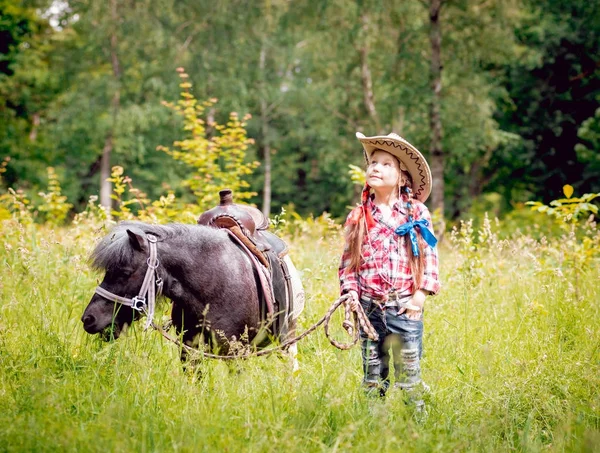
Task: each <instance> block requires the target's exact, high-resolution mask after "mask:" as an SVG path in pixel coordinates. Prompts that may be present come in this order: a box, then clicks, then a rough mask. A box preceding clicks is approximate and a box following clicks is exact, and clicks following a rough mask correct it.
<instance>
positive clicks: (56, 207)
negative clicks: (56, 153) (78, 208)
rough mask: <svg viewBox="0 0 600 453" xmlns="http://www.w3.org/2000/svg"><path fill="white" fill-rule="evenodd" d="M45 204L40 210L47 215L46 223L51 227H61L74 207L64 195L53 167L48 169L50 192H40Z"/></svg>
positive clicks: (45, 217)
mask: <svg viewBox="0 0 600 453" xmlns="http://www.w3.org/2000/svg"><path fill="white" fill-rule="evenodd" d="M39 195H40V196H41V197H42V200H43V202H42V203H41V204H40V206H39V208H38V209H39V210H40V211H41V212H43V213H44V214H45V216H44V221H45V223H47V224H49V225H55V226H56V225H61V224H62V223H64V221H65V219H66V218H67V214H68V213H69V211H70V210H71V208H72V207H73V205H72V204H71V203H67V197H65V196H64V195H62V193H61V188H60V182H59V180H58V175H57V174H56V171H55V170H54V168H52V167H48V192H40V193H39Z"/></svg>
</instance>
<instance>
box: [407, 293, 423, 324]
mask: <svg viewBox="0 0 600 453" xmlns="http://www.w3.org/2000/svg"><path fill="white" fill-rule="evenodd" d="M426 297H427V294H425V292H424V291H423V290H420V289H418V290H417V291H415V293H414V294H413V297H412V299H411V301H410V303H411V304H412V305H415V306H417V307H419V308H420V310H406V317H407V318H408V319H411V320H413V321H419V320H420V319H421V316H422V314H423V306H424V305H425V298H426Z"/></svg>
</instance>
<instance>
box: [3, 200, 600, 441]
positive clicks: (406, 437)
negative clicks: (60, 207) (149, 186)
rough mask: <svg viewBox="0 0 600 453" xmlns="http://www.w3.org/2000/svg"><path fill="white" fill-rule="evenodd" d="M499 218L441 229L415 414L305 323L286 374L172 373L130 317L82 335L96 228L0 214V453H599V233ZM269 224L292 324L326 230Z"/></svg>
mask: <svg viewBox="0 0 600 453" xmlns="http://www.w3.org/2000/svg"><path fill="white" fill-rule="evenodd" d="M88 214H89V212H88ZM506 222H507V223H503V221H500V222H498V221H491V220H488V219H487V217H486V218H484V219H480V220H479V222H477V223H478V226H474V224H473V222H466V223H463V224H462V225H460V226H458V227H457V228H456V229H454V231H452V232H448V233H446V234H445V236H444V238H443V241H442V243H441V246H440V260H441V279H442V282H443V289H442V291H441V293H440V294H439V295H438V296H435V297H430V298H429V300H428V301H427V305H426V313H425V318H426V320H425V330H426V333H425V356H424V360H423V364H422V368H423V375H424V378H425V380H426V381H427V383H428V384H429V385H430V386H431V393H430V394H429V395H428V396H427V407H428V417H427V418H426V419H424V420H423V419H417V418H416V417H415V416H414V414H413V413H412V411H411V408H410V407H409V406H406V405H405V402H404V400H403V397H402V394H401V393H400V392H391V393H390V394H389V395H388V396H387V397H386V399H384V400H380V399H372V398H368V397H366V396H365V395H363V393H362V391H361V389H360V381H361V369H360V368H361V366H360V350H359V348H358V347H354V348H353V349H351V350H350V351H341V350H338V349H336V348H334V347H333V346H331V345H330V343H329V342H328V341H327V339H326V337H325V335H324V333H323V330H322V329H319V330H317V331H316V332H314V333H313V334H311V335H309V336H308V337H307V338H305V339H304V340H302V341H301V342H300V343H299V354H298V358H299V362H300V370H299V371H298V372H296V373H294V372H293V371H292V367H291V364H290V361H289V359H288V358H287V357H285V356H283V357H282V356H280V355H272V356H269V357H260V358H252V359H247V360H238V361H235V362H233V363H231V364H227V363H224V362H220V361H214V360H206V361H204V362H203V363H201V364H199V365H198V366H197V368H196V370H195V371H194V372H192V371H189V370H188V371H184V370H183V368H182V366H181V363H180V362H179V358H178V357H179V351H178V350H177V347H176V346H175V345H173V344H171V343H168V342H167V341H166V340H164V339H163V338H162V337H161V336H160V334H159V333H157V332H156V331H152V330H148V331H143V328H142V325H141V323H137V324H136V325H134V326H132V327H131V328H130V329H129V330H128V331H127V333H126V335H124V336H122V337H121V338H120V339H118V340H117V341H114V342H108V343H107V342H103V341H101V340H100V339H99V338H96V337H92V336H90V335H88V334H86V333H85V332H84V330H83V328H82V325H81V322H80V319H79V318H80V317H81V314H82V313H83V310H84V308H85V306H86V304H87V303H88V301H89V299H90V298H91V296H92V293H93V290H94V287H95V286H96V285H97V283H98V282H99V281H100V279H101V278H102V276H101V275H98V274H96V273H94V272H92V271H91V270H90V268H89V266H88V263H87V257H88V255H89V253H90V251H91V249H92V248H93V246H94V244H95V241H97V240H98V239H99V238H100V237H101V236H103V235H104V234H105V233H106V231H107V230H106V224H107V222H106V221H104V220H102V219H99V218H97V217H94V216H93V215H88V216H86V215H81V216H78V217H77V218H76V219H75V221H74V222H73V224H72V225H70V226H69V227H51V226H50V225H48V224H45V225H39V224H35V223H33V222H31V219H30V218H28V217H27V216H26V215H23V213H21V215H19V213H15V214H13V215H12V217H11V218H9V219H6V220H3V221H2V223H1V228H2V231H1V234H2V247H0V263H1V265H2V271H1V273H0V451H7V452H18V451H36V452H37V451H144V452H146V451H147V452H150V451H184V452H188V451H189V452H192V451H194V452H195V451H245V452H246V451H247V452H265V451H298V452H306V451H311V452H313V451H314V452H320V451H327V452H333V451H340V452H341V451H393V450H396V451H399V450H402V451H423V452H431V451H440V452H447V451H485V452H490V451H498V452H505V451H523V452H537V451H557V452H558V451H560V452H563V451H567V452H571V451H582V452H583V451H598V450H599V449H600V391H599V389H600V377H599V372H600V334H599V326H600V313H599V304H598V302H599V300H600V297H599V289H598V288H599V285H598V282H599V281H600V270H599V269H600V266H598V264H599V257H600V253H599V252H598V250H599V249H598V247H599V245H600V232H599V231H598V229H597V227H596V225H595V224H594V223H592V222H590V221H588V222H585V223H579V224H569V225H562V226H563V227H564V228H558V229H557V228H555V230H554V231H555V232H554V233H550V230H549V229H548V230H547V223H540V224H539V225H536V224H534V223H531V226H530V227H528V228H525V229H514V228H511V230H512V232H511V233H510V234H505V233H503V231H506V230H507V228H505V227H506V226H508V222H509V221H508V220H507V221H506ZM544 225H546V226H544ZM559 226H560V225H559ZM279 231H280V233H281V234H282V235H283V236H284V237H285V238H286V239H287V240H288V242H289V244H290V249H291V250H290V253H291V256H292V258H293V260H294V261H295V264H296V266H297V267H298V269H299V270H300V271H301V273H302V278H303V282H304V285H305V290H306V295H307V301H306V309H305V311H304V313H303V314H302V316H301V319H300V331H304V330H305V329H306V328H308V327H310V326H311V325H312V324H313V323H314V322H316V321H317V320H319V319H320V318H321V317H322V316H323V315H324V314H325V312H326V311H327V309H328V308H329V307H330V305H331V304H332V303H333V302H335V301H336V299H337V290H338V288H337V264H338V257H339V254H340V252H341V248H342V245H343V244H342V241H343V239H342V230H341V227H340V226H339V225H338V224H337V223H336V222H334V221H333V220H331V219H330V218H328V217H326V216H322V217H319V218H316V219H313V218H308V219H293V220H290V221H289V222H288V223H285V224H281V225H280V229H279ZM168 314H169V303H168V301H164V302H163V303H162V305H161V309H160V315H159V316H162V317H163V320H166V319H167V317H168ZM341 321H342V317H341V314H336V315H335V316H334V318H333V319H332V328H333V331H334V335H335V337H336V338H337V339H339V340H344V341H347V340H348V339H347V338H345V337H344V335H345V333H344V332H343V330H342V328H341Z"/></svg>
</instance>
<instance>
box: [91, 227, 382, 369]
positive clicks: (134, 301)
mask: <svg viewBox="0 0 600 453" xmlns="http://www.w3.org/2000/svg"><path fill="white" fill-rule="evenodd" d="M146 238H147V239H148V243H149V245H150V247H149V249H150V250H149V256H148V259H147V260H146V262H147V264H148V269H147V270H146V275H145V277H144V282H143V283H142V287H141V288H140V292H139V294H138V295H137V296H135V297H132V298H131V299H129V298H127V297H123V296H119V295H118V294H114V293H111V292H110V291H108V290H106V289H104V288H102V287H101V286H97V287H96V291H95V292H96V294H98V295H100V296H102V297H104V298H105V299H108V300H110V301H111V302H118V303H120V304H122V305H126V306H128V307H131V308H133V309H134V310H136V311H139V312H141V313H144V314H145V315H146V325H145V326H144V330H146V329H148V327H150V326H152V327H153V328H154V329H155V330H157V331H158V332H160V334H161V335H162V336H163V337H165V338H166V339H167V340H169V341H171V342H172V343H174V344H176V345H177V346H178V347H179V348H183V349H185V350H186V351H188V352H189V353H193V354H198V355H201V356H202V357H207V358H210V359H220V360H234V359H245V358H249V357H260V356H264V355H268V354H272V353H274V352H277V351H285V350H286V349H288V348H289V347H290V346H292V345H294V344H295V343H297V342H299V341H300V340H302V339H303V338H304V337H306V336H307V335H309V334H310V333H312V332H314V331H315V330H316V329H317V328H318V327H319V326H320V325H321V324H323V323H324V324H325V326H324V328H325V335H326V336H327V339H328V340H329V342H330V343H331V344H332V345H333V346H335V347H336V348H338V349H342V350H347V349H350V348H351V347H352V346H354V345H355V344H356V343H357V342H358V339H359V338H360V330H361V329H362V330H363V331H364V332H365V334H366V335H367V336H368V337H369V339H371V340H373V341H377V340H378V335H377V332H376V331H375V329H374V328H373V325H372V324H371V323H370V322H369V319H368V318H367V315H366V314H365V312H364V310H363V308H362V306H361V305H360V304H359V305H358V307H357V310H356V311H352V310H351V308H350V304H349V303H348V301H349V299H350V297H351V296H350V295H349V294H345V295H343V296H341V297H340V298H339V299H337V300H336V301H335V302H334V303H333V304H332V305H331V307H330V308H329V310H327V313H325V316H323V317H322V318H321V319H320V320H319V321H317V322H316V323H315V324H313V325H312V326H311V327H310V328H309V329H308V330H306V331H305V332H304V333H302V334H301V335H298V336H296V337H294V338H290V339H289V340H286V341H284V342H283V343H281V344H280V345H279V346H276V347H273V348H268V349H263V350H261V351H257V352H249V351H247V350H246V352H244V353H242V354H236V355H218V354H209V353H207V352H204V351H203V350H201V349H197V348H193V347H191V346H188V345H186V344H184V343H182V342H181V341H180V340H179V339H178V338H174V337H172V336H171V335H169V334H168V333H167V332H165V330H164V329H163V328H161V327H158V326H157V325H156V324H155V323H154V321H153V318H154V309H155V307H156V296H157V295H160V294H161V292H162V286H163V280H162V278H160V277H157V273H156V269H157V268H158V266H159V264H160V263H159V261H158V252H157V246H156V243H157V239H156V236H153V235H151V234H147V235H146ZM146 296H148V298H147V300H146ZM342 304H343V305H344V318H345V319H344V321H343V322H342V327H343V328H344V329H346V332H347V333H348V335H349V336H350V337H351V338H352V342H351V343H340V342H338V341H336V340H335V339H333V338H331V336H330V335H329V321H330V320H331V316H332V315H333V313H334V312H335V311H336V310H337V309H338V308H339V307H340V306H341V305H342Z"/></svg>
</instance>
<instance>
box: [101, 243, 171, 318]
mask: <svg viewBox="0 0 600 453" xmlns="http://www.w3.org/2000/svg"><path fill="white" fill-rule="evenodd" d="M146 238H147V239H148V243H149V244H150V251H149V256H148V259H147V260H146V263H147V264H148V269H147V270H146V276H145V277H144V282H143V283H142V287H141V288H140V292H139V294H138V295H137V296H135V297H133V298H131V299H129V298H127V297H122V296H119V295H117V294H114V293H111V292H110V291H107V290H106V289H104V288H102V287H101V286H97V287H96V294H98V295H99V296H102V297H104V298H105V299H108V300H110V301H111V302H118V303H120V304H122V305H126V306H128V307H131V308H133V309H134V310H136V311H139V312H141V313H145V314H146V325H145V327H144V329H147V328H148V327H150V326H151V325H152V318H153V317H154V307H155V306H156V296H157V295H159V296H160V294H161V292H162V286H163V280H162V278H160V277H157V278H156V279H155V277H156V268H157V267H158V265H159V264H160V263H159V261H158V258H157V254H158V253H157V250H156V242H157V239H156V236H153V235H151V234H147V235H146ZM146 295H148V302H147V303H146Z"/></svg>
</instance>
